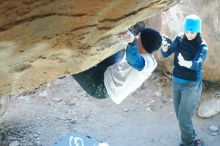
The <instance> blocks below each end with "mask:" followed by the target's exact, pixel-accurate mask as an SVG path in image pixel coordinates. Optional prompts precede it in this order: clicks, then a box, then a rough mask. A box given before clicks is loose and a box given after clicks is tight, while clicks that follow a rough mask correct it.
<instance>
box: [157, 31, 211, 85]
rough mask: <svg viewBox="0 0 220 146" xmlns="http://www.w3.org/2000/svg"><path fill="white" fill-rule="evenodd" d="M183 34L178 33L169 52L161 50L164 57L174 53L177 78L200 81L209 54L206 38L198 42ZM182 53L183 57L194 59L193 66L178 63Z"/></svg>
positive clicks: (175, 75)
mask: <svg viewBox="0 0 220 146" xmlns="http://www.w3.org/2000/svg"><path fill="white" fill-rule="evenodd" d="M182 37H183V36H181V35H177V36H176V38H175V39H174V40H173V41H171V42H170V46H169V48H168V51H167V52H163V51H162V50H161V53H162V56H163V57H168V56H170V55H171V54H172V53H174V60H173V64H174V68H173V76H174V77H175V78H179V79H183V80H186V81H199V80H201V79H202V65H203V62H204V60H205V58H206V56H207V51H208V46H207V44H206V43H205V41H204V40H202V42H200V43H197V42H196V40H195V39H194V40H191V41H189V40H187V39H184V38H182ZM179 53H181V54H182V56H183V58H184V59H185V60H187V61H192V67H191V68H186V67H184V66H180V65H179V64H178V58H177V57H178V54H179Z"/></svg>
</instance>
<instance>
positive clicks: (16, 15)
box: [0, 0, 179, 96]
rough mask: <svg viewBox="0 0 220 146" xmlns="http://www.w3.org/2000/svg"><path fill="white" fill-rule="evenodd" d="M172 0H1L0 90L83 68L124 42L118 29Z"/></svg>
mask: <svg viewBox="0 0 220 146" xmlns="http://www.w3.org/2000/svg"><path fill="white" fill-rule="evenodd" d="M177 2H179V0H120V1H112V0H102V1H101V0H93V1H88V0H80V1H79V0H72V1H70V0H62V1H59V0H38V1H35V0H20V1H14V0H7V1H1V5H0V12H1V13H0V96H3V95H7V94H13V93H18V92H21V91H25V90H30V89H33V88H36V87H38V86H39V85H41V84H44V83H46V82H47V81H48V80H51V79H54V78H55V77H59V76H63V75H68V74H73V73H78V72H81V71H83V70H86V69H88V68H89V67H91V66H93V65H95V64H97V63H98V62H100V61H101V60H103V59H104V58H106V57H108V56H110V55H111V54H113V53H115V52H116V51H118V50H119V49H122V48H123V47H124V46H125V44H120V43H119V42H118V40H117V34H118V33H119V32H121V31H123V30H125V29H127V28H129V27H130V26H132V25H133V24H134V23H135V22H138V21H141V20H144V19H146V18H148V17H150V16H152V15H154V14H156V13H159V12H162V11H164V10H166V9H168V8H169V7H171V6H172V5H174V4H176V3H177Z"/></svg>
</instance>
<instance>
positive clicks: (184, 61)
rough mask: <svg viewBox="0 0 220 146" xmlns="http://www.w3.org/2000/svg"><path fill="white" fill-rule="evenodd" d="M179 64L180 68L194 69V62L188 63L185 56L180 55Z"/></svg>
mask: <svg viewBox="0 0 220 146" xmlns="http://www.w3.org/2000/svg"><path fill="white" fill-rule="evenodd" d="M178 60H179V61H178V63H179V65H180V66H184V67H187V68H191V67H192V61H186V60H184V58H183V56H182V54H181V53H179V55H178Z"/></svg>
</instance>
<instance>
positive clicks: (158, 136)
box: [0, 72, 220, 146]
mask: <svg viewBox="0 0 220 146" xmlns="http://www.w3.org/2000/svg"><path fill="white" fill-rule="evenodd" d="M216 91H220V88H219V89H216V88H207V86H206V90H205V91H204V93H203V97H202V99H204V98H207V97H209V96H211V95H210V94H214V92H216ZM219 121H220V114H218V115H216V116H214V117H212V118H210V119H201V118H198V117H197V116H196V115H195V117H194V126H195V129H196V130H197V133H198V138H202V139H203V140H204V141H205V144H206V145H207V146H219V145H220V135H217V136H212V135H211V134H210V133H209V127H210V126H211V125H216V126H220V122H219ZM0 125H1V128H0V145H1V146H8V145H9V144H10V146H16V145H21V146H32V145H33V146H41V145H42V146H52V145H53V144H54V143H55V142H56V141H57V140H58V139H60V138H62V137H63V136H65V135H67V134H69V133H71V132H77V133H80V134H84V135H88V136H90V137H92V138H95V139H98V140H102V141H106V142H108V143H109V144H110V146H178V144H179V142H180V133H179V129H178V124H177V120H176V117H175V114H174V110H173V105H172V99H171V97H170V81H169V80H168V79H167V78H166V77H165V76H164V75H161V73H160V72H155V73H154V74H153V75H152V76H151V77H150V78H149V79H148V80H147V81H146V82H145V83H144V84H143V86H141V88H139V89H138V90H137V91H136V92H135V93H133V94H132V95H130V96H129V97H127V99H126V100H125V101H123V102H122V104H120V105H116V104H114V103H113V102H112V101H111V100H110V99H105V100H97V99H95V98H92V97H90V96H88V95H87V94H86V93H85V92H84V91H83V90H82V89H81V88H80V87H79V86H78V84H77V83H76V82H75V81H74V80H73V79H72V78H71V77H65V78H62V79H56V80H53V81H51V82H50V83H48V84H47V85H45V86H42V87H40V88H38V89H36V90H34V91H32V92H27V93H22V94H20V95H16V96H11V103H10V107H9V109H8V110H7V112H6V113H5V114H4V115H3V116H2V117H1V118H0Z"/></svg>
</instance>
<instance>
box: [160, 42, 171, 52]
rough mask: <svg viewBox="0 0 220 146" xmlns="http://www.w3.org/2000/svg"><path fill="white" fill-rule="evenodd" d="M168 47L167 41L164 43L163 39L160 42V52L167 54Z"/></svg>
mask: <svg viewBox="0 0 220 146" xmlns="http://www.w3.org/2000/svg"><path fill="white" fill-rule="evenodd" d="M168 47H169V45H168V43H167V41H166V40H165V39H163V40H162V46H161V50H162V51H163V52H167V50H168Z"/></svg>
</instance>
